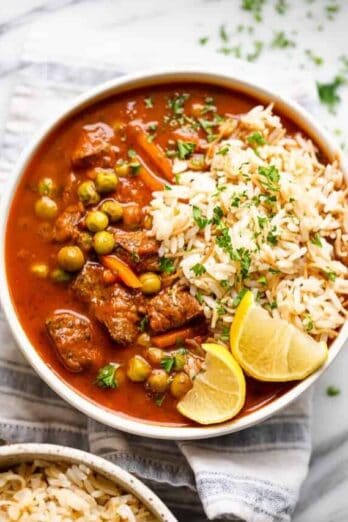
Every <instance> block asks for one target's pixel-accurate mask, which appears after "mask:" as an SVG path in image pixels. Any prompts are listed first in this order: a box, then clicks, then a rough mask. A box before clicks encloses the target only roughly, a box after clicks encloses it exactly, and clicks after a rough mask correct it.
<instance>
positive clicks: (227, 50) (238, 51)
mask: <svg viewBox="0 0 348 522" xmlns="http://www.w3.org/2000/svg"><path fill="white" fill-rule="evenodd" d="M217 52H218V53H221V54H224V55H226V56H231V55H232V56H234V57H235V58H242V48H241V46H240V45H235V46H233V47H220V48H219V49H218V50H217Z"/></svg>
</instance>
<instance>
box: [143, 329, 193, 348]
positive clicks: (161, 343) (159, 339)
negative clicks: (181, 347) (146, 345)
mask: <svg viewBox="0 0 348 522" xmlns="http://www.w3.org/2000/svg"><path fill="white" fill-rule="evenodd" d="M194 334H195V329H194V328H190V327H187V328H180V330H174V331H172V332H168V333H164V334H161V335H156V336H155V337H151V342H152V344H153V345H154V346H156V347H157V348H167V347H168V346H173V345H174V344H176V343H177V342H179V341H184V340H185V339H187V338H189V337H193V336H194Z"/></svg>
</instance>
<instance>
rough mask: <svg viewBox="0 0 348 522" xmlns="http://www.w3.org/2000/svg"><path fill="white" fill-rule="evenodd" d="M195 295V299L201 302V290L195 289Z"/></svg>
mask: <svg viewBox="0 0 348 522" xmlns="http://www.w3.org/2000/svg"><path fill="white" fill-rule="evenodd" d="M195 297H196V299H197V301H198V302H199V304H202V303H203V294H202V292H200V291H199V290H197V292H196V295H195Z"/></svg>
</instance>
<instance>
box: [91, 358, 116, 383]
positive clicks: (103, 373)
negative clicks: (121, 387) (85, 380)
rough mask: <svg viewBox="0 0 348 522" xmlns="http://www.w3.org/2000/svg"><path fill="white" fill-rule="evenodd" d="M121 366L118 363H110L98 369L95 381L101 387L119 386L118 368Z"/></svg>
mask: <svg viewBox="0 0 348 522" xmlns="http://www.w3.org/2000/svg"><path fill="white" fill-rule="evenodd" d="M119 367H120V365H119V364H118V363H109V364H107V365H106V366H103V368H100V369H99V370H98V374H97V377H96V380H95V381H94V382H95V384H96V385H97V386H99V388H112V389H114V388H117V387H118V383H117V379H116V370H117V369H118V368H119Z"/></svg>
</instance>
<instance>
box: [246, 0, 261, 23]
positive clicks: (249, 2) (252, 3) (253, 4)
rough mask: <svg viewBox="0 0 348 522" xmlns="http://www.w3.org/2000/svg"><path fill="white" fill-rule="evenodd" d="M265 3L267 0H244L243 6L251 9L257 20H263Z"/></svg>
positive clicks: (248, 9)
mask: <svg viewBox="0 0 348 522" xmlns="http://www.w3.org/2000/svg"><path fill="white" fill-rule="evenodd" d="M264 3H265V0H242V4H241V7H242V9H244V11H250V13H251V14H252V15H253V17H254V19H255V21H256V22H261V21H262V8H263V5H264Z"/></svg>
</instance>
